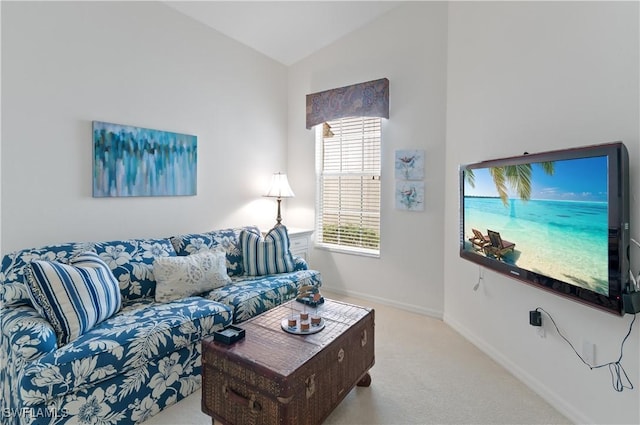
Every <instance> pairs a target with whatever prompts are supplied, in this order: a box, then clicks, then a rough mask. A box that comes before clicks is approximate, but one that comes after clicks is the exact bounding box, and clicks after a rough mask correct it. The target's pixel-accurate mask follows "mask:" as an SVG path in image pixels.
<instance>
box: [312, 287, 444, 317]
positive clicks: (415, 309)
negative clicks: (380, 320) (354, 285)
mask: <svg viewBox="0 0 640 425" xmlns="http://www.w3.org/2000/svg"><path fill="white" fill-rule="evenodd" d="M324 290H326V291H327V292H333V293H334V294H337V295H343V296H347V297H354V298H362V299H363V300H369V301H373V302H376V303H378V304H382V305H387V306H390V307H395V308H399V309H401V310H406V311H410V312H412V313H418V314H422V315H425V316H429V317H433V318H435V319H439V320H442V311H439V310H432V309H429V308H424V307H421V306H417V305H414V304H407V303H401V302H397V301H392V300H389V299H386V298H381V297H374V296H371V295H369V294H364V293H362V292H356V291H348V290H344V289H338V288H332V287H330V286H327V285H325V284H324V283H323V284H322V287H321V291H324Z"/></svg>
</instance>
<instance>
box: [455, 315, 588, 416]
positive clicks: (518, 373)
mask: <svg viewBox="0 0 640 425" xmlns="http://www.w3.org/2000/svg"><path fill="white" fill-rule="evenodd" d="M443 320H444V322H445V323H447V324H448V325H449V326H451V327H452V328H453V329H454V330H455V331H456V332H458V333H459V334H460V335H462V336H463V337H465V338H466V339H467V340H469V342H471V343H472V344H473V345H475V346H476V347H478V348H479V349H480V351H482V352H483V353H485V354H486V355H487V356H489V357H491V358H492V359H493V360H494V361H496V362H497V363H498V364H499V365H501V366H502V367H504V368H505V369H506V370H508V371H509V372H510V373H511V374H512V375H514V376H515V377H516V378H518V379H519V380H520V381H522V382H523V383H524V384H525V385H526V386H527V387H529V388H531V389H532V390H533V391H534V392H535V393H536V394H538V395H539V396H540V397H542V398H543V399H544V400H545V401H546V402H547V403H549V404H550V405H552V406H553V407H554V408H555V409H556V410H558V411H559V412H560V413H562V414H563V415H565V416H566V417H567V418H568V419H569V420H570V421H572V422H573V423H576V424H589V423H592V421H590V420H589V418H587V417H585V416H584V414H583V413H581V412H579V411H578V410H576V409H575V408H574V407H573V406H572V405H571V404H569V403H567V402H566V401H565V400H564V399H563V398H562V397H560V396H559V395H558V394H557V393H556V392H555V391H553V390H552V389H551V388H549V387H547V386H546V385H543V384H542V383H541V382H540V381H539V380H537V379H536V378H535V377H533V376H531V375H530V374H529V373H527V372H526V371H524V370H523V369H522V368H521V367H519V366H518V365H516V364H515V363H513V362H512V361H511V360H510V359H509V358H508V357H506V356H504V355H503V354H502V353H500V352H499V351H497V350H496V349H495V348H494V347H493V346H491V345H489V344H487V343H486V342H485V341H483V340H481V339H479V338H477V337H476V336H475V335H474V334H473V333H472V332H470V331H469V329H467V328H466V327H464V326H463V325H462V324H460V323H459V322H457V321H456V320H454V319H452V318H451V317H450V316H448V315H446V314H445V315H444V318H443Z"/></svg>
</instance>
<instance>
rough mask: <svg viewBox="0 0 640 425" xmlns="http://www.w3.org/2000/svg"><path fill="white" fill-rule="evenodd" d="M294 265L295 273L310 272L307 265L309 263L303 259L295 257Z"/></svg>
mask: <svg viewBox="0 0 640 425" xmlns="http://www.w3.org/2000/svg"><path fill="white" fill-rule="evenodd" d="M293 264H294V269H293V271H296V272H297V271H300V270H309V264H307V261H306V260H305V259H304V258H302V257H296V256H294V257H293Z"/></svg>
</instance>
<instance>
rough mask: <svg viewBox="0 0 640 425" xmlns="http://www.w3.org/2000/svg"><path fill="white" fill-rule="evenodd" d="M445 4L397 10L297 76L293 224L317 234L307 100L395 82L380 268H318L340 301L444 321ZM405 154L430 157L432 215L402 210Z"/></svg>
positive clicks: (328, 261) (336, 260)
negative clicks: (373, 302) (397, 169)
mask: <svg viewBox="0 0 640 425" xmlns="http://www.w3.org/2000/svg"><path fill="white" fill-rule="evenodd" d="M446 22H447V7H446V4H445V3H435V2H427V3H412V4H409V5H403V6H400V7H398V8H396V9H393V10H392V11H390V12H389V13H387V14H385V15H383V16H382V17H381V18H379V19H377V20H376V21H375V22H373V23H371V24H370V25H367V26H366V27H365V28H363V29H361V30H358V31H356V32H354V33H352V34H350V35H348V36H346V37H345V38H343V39H341V40H339V41H338V42H336V43H334V44H332V45H330V46H329V47H327V48H325V49H323V50H321V51H320V52H318V53H315V54H313V55H311V56H310V57H308V58H306V59H304V60H302V61H300V62H298V63H297V64H294V65H293V66H291V67H290V68H289V165H288V170H289V176H290V179H289V180H290V182H291V184H292V185H293V188H294V191H295V192H296V198H294V199H291V200H286V202H287V203H288V205H289V213H288V214H287V217H286V220H285V221H288V222H289V223H294V222H295V224H296V226H298V227H308V228H313V226H314V198H315V163H314V152H315V151H314V149H315V136H314V134H315V133H314V131H313V130H306V128H305V96H306V95H307V94H309V93H314V92H317V91H321V90H326V89H331V88H336V87H341V86H345V85H349V84H355V83H360V82H364V81H369V80H374V79H378V78H383V77H387V78H388V79H389V85H390V89H389V93H390V94H389V98H390V117H389V120H388V121H387V120H384V119H383V128H382V177H381V178H382V223H381V248H380V252H381V255H380V258H367V257H360V256H354V255H349V254H342V253H334V252H329V251H326V250H320V249H314V250H313V251H312V253H311V260H310V261H311V264H312V266H313V267H314V268H317V269H318V270H321V271H322V274H323V285H324V287H325V288H328V289H331V290H333V291H337V292H342V293H348V294H354V295H358V296H361V297H365V298H372V299H384V300H385V302H387V303H391V304H394V305H398V306H401V307H403V308H406V309H409V310H414V311H420V312H423V313H427V314H431V315H435V316H440V317H441V316H442V308H443V275H442V262H443V253H442V243H441V242H442V239H443V233H442V228H443V224H444V219H443V207H442V199H443V185H442V183H443V181H444V175H443V173H444V161H443V158H444V155H445V144H444V143H445V111H446V103H445V101H446V97H445V89H446ZM396 149H424V150H425V152H426V164H425V168H426V171H425V174H426V176H425V179H424V183H425V204H426V206H425V211H424V212H407V211H398V210H396V209H395V207H394V196H393V193H394V190H395V180H394V168H393V158H394V152H395V150H396Z"/></svg>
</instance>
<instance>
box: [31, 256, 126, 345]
mask: <svg viewBox="0 0 640 425" xmlns="http://www.w3.org/2000/svg"><path fill="white" fill-rule="evenodd" d="M26 274H27V284H28V287H29V292H30V296H31V301H32V302H33V305H34V307H35V308H36V310H38V312H39V313H40V314H41V315H42V317H44V318H45V319H47V321H49V323H51V326H53V329H55V331H56V335H57V339H58V344H59V346H63V345H66V344H68V343H69V342H71V341H73V340H75V339H76V338H78V337H79V336H80V335H82V334H83V333H85V332H86V331H88V330H89V329H91V328H93V327H94V326H95V325H96V324H98V323H100V322H102V321H103V320H105V319H108V318H109V317H111V316H113V315H114V314H115V313H116V312H117V311H118V310H120V306H121V303H122V299H121V296H120V289H119V288H118V281H117V280H116V278H115V277H114V276H113V273H111V270H110V269H109V266H107V265H106V264H105V262H104V261H102V260H101V259H100V257H99V256H98V254H96V253H94V252H85V253H82V254H80V255H78V256H76V257H74V258H72V259H71V260H70V261H69V264H68V265H67V264H62V263H58V262H54V261H40V260H35V261H32V262H31V263H30V264H29V266H28V268H27V271H26Z"/></svg>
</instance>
